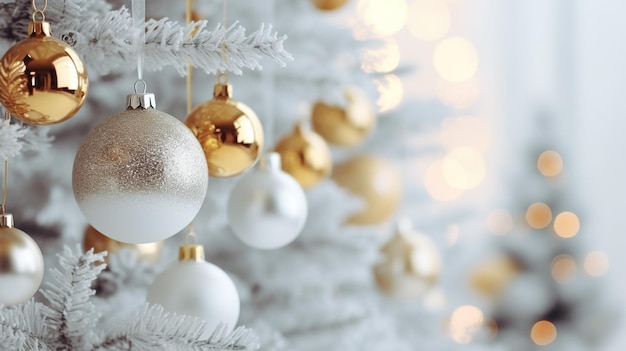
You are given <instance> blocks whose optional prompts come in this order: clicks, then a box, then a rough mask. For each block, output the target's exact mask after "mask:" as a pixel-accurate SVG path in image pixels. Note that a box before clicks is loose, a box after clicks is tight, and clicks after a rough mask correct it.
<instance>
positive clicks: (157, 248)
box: [83, 226, 163, 262]
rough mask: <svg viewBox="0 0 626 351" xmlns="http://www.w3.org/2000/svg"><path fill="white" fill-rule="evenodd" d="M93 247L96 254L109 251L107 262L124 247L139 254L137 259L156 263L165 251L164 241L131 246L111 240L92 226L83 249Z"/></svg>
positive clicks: (87, 229) (88, 230)
mask: <svg viewBox="0 0 626 351" xmlns="http://www.w3.org/2000/svg"><path fill="white" fill-rule="evenodd" d="M92 247H93V249H94V252H102V251H105V250H106V251H108V253H109V254H108V255H107V256H106V258H105V259H106V260H107V261H108V258H109V257H110V256H111V254H113V253H114V252H116V251H118V250H120V249H121V248H123V247H127V248H131V249H133V250H135V251H136V252H137V257H138V258H139V259H142V260H146V261H151V262H155V261H156V260H158V259H159V256H161V251H162V250H163V241H157V242H155V243H147V244H129V243H123V242H121V241H117V240H115V239H111V238H109V237H108V236H106V235H104V234H102V233H100V232H99V231H98V230H96V229H95V228H94V227H92V226H87V228H86V229H85V235H84V237H83V249H84V250H85V251H87V250H89V249H91V248H92Z"/></svg>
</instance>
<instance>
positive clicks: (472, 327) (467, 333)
mask: <svg viewBox="0 0 626 351" xmlns="http://www.w3.org/2000/svg"><path fill="white" fill-rule="evenodd" d="M484 320H485V318H484V316H483V313H482V312H481V310H479V309H478V308H477V307H474V306H461V307H459V308H457V309H456V310H454V312H453V313H452V316H451V317H450V326H449V328H450V329H449V332H450V336H451V337H452V339H454V341H456V342H458V343H459V344H468V343H469V342H470V341H472V337H473V336H474V334H475V333H476V332H477V331H479V330H480V329H481V328H482V326H483V322H484Z"/></svg>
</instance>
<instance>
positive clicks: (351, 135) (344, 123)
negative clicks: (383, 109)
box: [311, 88, 376, 146]
mask: <svg viewBox="0 0 626 351" xmlns="http://www.w3.org/2000/svg"><path fill="white" fill-rule="evenodd" d="M345 97H346V100H347V101H348V104H347V106H346V107H340V106H331V105H327V104H325V103H323V102H317V103H316V104H315V105H314V106H313V112H312V114H311V124H312V125H313V129H314V130H315V131H316V132H317V133H319V135H321V136H322V137H323V138H324V139H326V141H328V142H329V143H331V144H334V145H337V146H353V145H356V144H358V143H360V142H361V141H362V140H363V138H365V136H367V134H368V133H369V132H370V131H371V130H372V129H373V128H374V126H375V124H376V116H375V115H374V110H373V109H372V105H371V103H370V101H369V99H368V98H367V95H365V93H364V92H363V91H361V90H359V89H356V88H348V89H346V90H345Z"/></svg>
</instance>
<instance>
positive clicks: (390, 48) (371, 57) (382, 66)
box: [361, 37, 400, 73]
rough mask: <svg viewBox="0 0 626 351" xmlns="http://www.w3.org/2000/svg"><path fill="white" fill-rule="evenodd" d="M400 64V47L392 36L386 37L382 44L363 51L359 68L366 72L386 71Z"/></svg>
mask: <svg viewBox="0 0 626 351" xmlns="http://www.w3.org/2000/svg"><path fill="white" fill-rule="evenodd" d="M399 64H400V48H399V47H398V43H397V42H396V40H395V39H394V38H393V37H387V38H385V39H384V40H383V41H382V45H381V46H378V47H374V48H369V49H367V50H365V51H364V52H363V59H362V63H361V68H362V69H363V71H365V72H367V73H388V72H391V71H393V70H394V69H396V68H397V67H398V65H399Z"/></svg>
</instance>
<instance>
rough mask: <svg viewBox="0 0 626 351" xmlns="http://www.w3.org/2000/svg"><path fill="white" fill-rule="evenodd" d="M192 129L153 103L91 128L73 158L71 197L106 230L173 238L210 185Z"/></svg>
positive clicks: (125, 236)
mask: <svg viewBox="0 0 626 351" xmlns="http://www.w3.org/2000/svg"><path fill="white" fill-rule="evenodd" d="M207 183H208V169H207V164H206V160H205V157H204V153H203V151H202V148H201V147H200V144H199V143H198V141H197V139H196V138H195V137H194V135H193V134H192V133H191V132H190V131H189V129H188V128H187V127H185V125H184V124H182V123H181V122H180V121H178V120H177V119H176V118H174V117H172V116H170V115H168V114H166V113H164V112H161V111H159V110H155V109H147V110H127V111H123V112H120V113H117V114H114V115H112V116H110V117H109V118H107V119H106V120H105V121H104V122H102V123H101V124H100V125H98V126H97V127H96V128H94V129H93V130H92V131H91V132H90V133H89V135H87V137H86V138H85V140H84V141H83V143H82V144H81V146H80V148H79V149H78V152H77V154H76V158H75V160H74V169H73V174H72V185H73V189H74V196H75V197H76V201H77V202H78V205H79V207H80V208H81V210H82V211H83V213H84V214H85V216H86V217H87V219H88V221H89V222H90V223H91V225H93V226H94V227H95V228H96V229H98V230H99V231H100V232H102V233H103V234H105V235H107V236H109V237H111V238H114V239H116V240H119V241H124V242H131V243H144V242H153V241H158V240H162V239H165V238H168V237H170V236H172V235H174V234H176V233H177V232H178V231H180V230H181V229H183V228H184V227H185V226H186V225H187V224H189V223H190V222H191V221H192V220H193V218H194V217H195V215H196V214H197V213H198V211H199V210H200V206H201V205H202V202H203V200H204V197H205V195H206V191H207V185H208V184H207Z"/></svg>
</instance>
